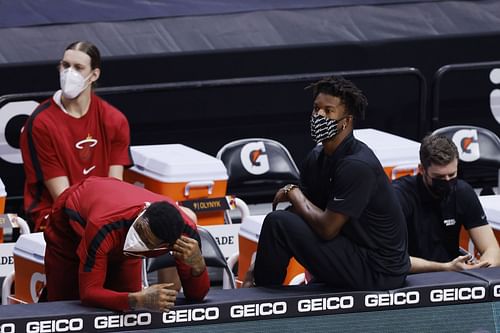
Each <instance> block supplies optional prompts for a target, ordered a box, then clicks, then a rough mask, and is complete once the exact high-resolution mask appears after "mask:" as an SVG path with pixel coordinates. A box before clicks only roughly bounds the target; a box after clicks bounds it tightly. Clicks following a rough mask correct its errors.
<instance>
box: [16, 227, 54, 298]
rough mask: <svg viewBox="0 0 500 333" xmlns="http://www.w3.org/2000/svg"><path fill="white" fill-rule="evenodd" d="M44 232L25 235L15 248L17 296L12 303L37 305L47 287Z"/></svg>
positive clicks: (20, 238)
mask: <svg viewBox="0 0 500 333" xmlns="http://www.w3.org/2000/svg"><path fill="white" fill-rule="evenodd" d="M44 257H45V239H44V238H43V232H36V233H33V234H23V235H21V236H20V237H19V239H18V240H17V242H16V245H15V246H14V269H15V272H16V273H15V294H14V296H10V303H36V302H38V298H39V296H40V292H41V291H42V289H43V287H44V286H45V283H46V279H45V260H44Z"/></svg>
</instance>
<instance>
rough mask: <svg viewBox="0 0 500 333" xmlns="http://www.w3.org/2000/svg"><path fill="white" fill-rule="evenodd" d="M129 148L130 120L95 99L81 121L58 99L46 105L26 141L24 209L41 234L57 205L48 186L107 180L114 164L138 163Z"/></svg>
mask: <svg viewBox="0 0 500 333" xmlns="http://www.w3.org/2000/svg"><path fill="white" fill-rule="evenodd" d="M129 145H130V129H129V125H128V121H127V119H126V117H125V116H124V115H123V114H122V113H121V112H120V111H118V110H117V109H116V108H114V107H113V106H111V105H110V104H108V103H107V102H105V101H104V100H103V99H101V98H99V97H98V96H96V95H95V94H92V96H91V102H90V106H89V110H88V112H87V113H86V114H85V115H84V116H83V117H81V118H74V117H72V116H70V115H69V114H67V113H66V112H64V111H63V110H62V109H61V108H60V107H59V106H58V105H57V104H56V103H55V102H54V100H53V98H51V99H48V100H46V101H44V102H43V103H41V104H40V105H39V106H38V107H37V108H36V109H35V111H34V112H33V114H32V115H31V117H30V118H28V120H27V122H26V124H25V126H24V128H23V130H22V132H21V137H20V146H21V152H22V156H23V161H24V169H25V173H26V182H25V189H24V208H25V211H26V213H27V216H28V218H29V219H30V220H31V221H32V222H34V224H35V230H40V229H43V225H42V224H43V223H44V222H43V221H44V217H45V215H47V214H48V213H49V212H50V207H51V205H52V197H51V196H50V193H49V192H48V190H47V188H46V187H45V185H44V182H45V181H47V180H49V179H52V178H55V177H59V176H66V177H68V180H69V184H70V185H72V184H75V183H77V182H79V181H80V180H82V179H84V178H86V177H89V176H102V177H106V176H108V174H109V167H110V166H111V165H123V166H130V165H131V164H132V159H131V155H130V151H129Z"/></svg>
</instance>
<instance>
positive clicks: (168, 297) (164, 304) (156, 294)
mask: <svg viewBox="0 0 500 333" xmlns="http://www.w3.org/2000/svg"><path fill="white" fill-rule="evenodd" d="M173 287H174V284H173V283H162V284H155V285H152V286H151V287H149V288H146V289H144V290H141V291H138V292H135V293H130V294H128V302H129V306H130V308H131V309H134V310H135V309H148V310H157V311H165V312H168V311H169V310H170V309H171V308H173V306H174V304H175V299H176V297H177V291H175V290H173V289H172V288H173Z"/></svg>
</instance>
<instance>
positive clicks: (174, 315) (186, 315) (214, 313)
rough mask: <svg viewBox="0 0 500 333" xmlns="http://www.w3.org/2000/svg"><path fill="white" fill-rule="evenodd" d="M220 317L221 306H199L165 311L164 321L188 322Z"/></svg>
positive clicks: (167, 322)
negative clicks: (197, 307)
mask: <svg viewBox="0 0 500 333" xmlns="http://www.w3.org/2000/svg"><path fill="white" fill-rule="evenodd" d="M216 319H219V308H218V307H209V308H199V309H185V310H171V311H169V312H167V313H163V316H162V321H163V323H164V324H171V323H187V322H190V321H202V320H216Z"/></svg>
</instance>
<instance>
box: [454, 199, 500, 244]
mask: <svg viewBox="0 0 500 333" xmlns="http://www.w3.org/2000/svg"><path fill="white" fill-rule="evenodd" d="M479 201H480V202H481V206H483V210H484V213H485V214H486V218H487V219H488V223H489V224H490V226H491V228H492V229H493V233H494V234H495V237H496V239H497V241H498V242H499V243H500V194H497V195H481V196H479ZM460 246H461V247H462V248H464V249H466V250H468V251H469V253H475V249H474V244H473V243H472V241H471V240H470V238H469V233H468V232H467V230H465V228H464V227H462V229H461V231H460ZM476 254H477V253H476Z"/></svg>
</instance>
